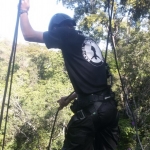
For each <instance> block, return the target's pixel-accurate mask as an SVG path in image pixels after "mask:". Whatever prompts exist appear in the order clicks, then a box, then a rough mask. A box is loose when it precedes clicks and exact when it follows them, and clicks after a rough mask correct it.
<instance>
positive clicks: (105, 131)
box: [20, 0, 119, 150]
mask: <svg viewBox="0 0 150 150" xmlns="http://www.w3.org/2000/svg"><path fill="white" fill-rule="evenodd" d="M29 8H30V5H29V0H23V1H22V3H21V8H20V26H21V31H22V34H23V36H24V39H25V40H27V41H29V42H39V43H45V45H46V47H47V48H48V49H50V48H59V49H61V50H62V54H63V58H64V62H65V66H66V69H67V72H68V75H69V78H70V81H71V83H72V85H73V88H74V93H73V94H72V95H71V96H69V97H67V96H64V97H61V98H60V99H59V100H58V101H57V102H58V103H59V106H60V107H59V109H60V110H61V109H63V108H64V107H65V106H67V105H68V104H69V103H70V102H71V101H72V100H74V101H73V102H72V104H71V106H70V108H71V110H72V111H73V112H74V115H73V116H72V117H71V119H70V121H69V123H68V126H67V130H66V134H65V140H64V143H63V147H62V150H115V149H116V148H117V144H118V140H119V127H118V118H119V117H118V111H117V105H116V101H115V96H114V93H113V92H112V90H111V87H110V86H109V85H108V84H107V70H106V63H105V60H104V58H103V56H102V53H101V50H100V48H99V47H98V45H97V44H96V43H95V41H94V40H93V39H92V38H90V37H86V36H84V35H83V34H82V32H80V31H78V30H75V26H76V22H75V20H74V19H72V18H71V17H70V16H68V15H67V14H63V13H57V14H55V15H54V16H53V17H52V18H51V20H50V23H49V26H48V31H45V32H39V31H35V30H34V29H33V28H32V26H31V24H30V22H29V19H28V11H29Z"/></svg>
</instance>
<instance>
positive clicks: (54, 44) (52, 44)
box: [43, 31, 63, 49]
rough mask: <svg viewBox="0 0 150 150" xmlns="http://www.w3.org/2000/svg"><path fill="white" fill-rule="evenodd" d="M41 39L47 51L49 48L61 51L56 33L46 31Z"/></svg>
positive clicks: (59, 39)
mask: <svg viewBox="0 0 150 150" xmlns="http://www.w3.org/2000/svg"><path fill="white" fill-rule="evenodd" d="M43 39H44V42H45V45H46V47H47V48H48V49H50V48H59V49H61V47H62V44H63V42H62V39H61V36H60V34H58V32H56V31H54V32H50V31H46V32H44V33H43Z"/></svg>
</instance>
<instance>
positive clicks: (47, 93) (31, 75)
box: [0, 42, 73, 150]
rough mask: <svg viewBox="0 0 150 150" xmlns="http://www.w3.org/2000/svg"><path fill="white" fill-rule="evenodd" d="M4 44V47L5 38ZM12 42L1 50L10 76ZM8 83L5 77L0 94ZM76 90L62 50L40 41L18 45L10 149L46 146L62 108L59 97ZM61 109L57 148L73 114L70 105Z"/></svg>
mask: <svg viewBox="0 0 150 150" xmlns="http://www.w3.org/2000/svg"><path fill="white" fill-rule="evenodd" d="M1 45H2V48H3V45H4V44H3V42H1ZM9 46H10V44H8V45H7V46H6V49H2V51H1V53H2V54H3V55H1V61H0V64H1V66H2V67H1V69H2V70H3V72H4V71H5V72H4V74H3V75H1V78H3V76H4V78H5V76H6V72H7V66H8V63H7V61H9V55H8V54H9V53H8V52H10V50H9ZM4 57H5V58H6V59H4ZM4 84H5V82H4V81H2V84H0V85H1V86H0V97H2V94H3V88H4ZM72 90H73V89H72V85H71V83H70V81H69V79H68V75H67V73H66V71H65V67H64V62H63V58H62V54H61V52H60V51H54V50H49V51H48V50H47V49H46V48H45V47H43V46H39V45H37V44H29V45H18V49H17V54H16V62H15V70H14V75H13V87H12V94H11V103H10V107H9V120H8V126H7V134H6V146H5V147H6V149H8V150H9V149H15V150H26V149H28V150H36V149H46V147H47V146H48V142H49V138H50V134H51V129H52V126H53V122H54V117H55V113H56V111H57V108H58V104H57V100H58V99H59V98H60V97H61V96H65V95H68V94H69V93H70V92H72ZM61 112H63V113H60V114H59V115H58V120H57V122H56V128H55V132H54V135H53V141H52V149H53V150H58V149H60V148H61V147H62V142H63V138H64V133H63V130H64V126H65V124H67V122H68V120H69V116H70V115H71V113H70V111H69V108H65V110H62V111H61ZM4 116H5V113H4ZM3 121H4V120H3ZM2 130H3V128H2ZM1 137H2V135H1V136H0V138H1ZM0 144H1V145H2V143H0Z"/></svg>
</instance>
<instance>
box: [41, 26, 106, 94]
mask: <svg viewBox="0 0 150 150" xmlns="http://www.w3.org/2000/svg"><path fill="white" fill-rule="evenodd" d="M43 37H44V41H45V43H46V46H47V48H52V47H56V48H60V49H61V50H62V53H63V57H64V61H65V65H66V68H67V71H68V74H69V77H70V79H71V82H72V84H73V86H74V89H75V91H76V93H78V94H91V93H97V92H100V91H103V90H105V89H106V88H107V75H106V67H105V62H104V59H103V56H102V53H101V51H100V49H99V47H98V46H97V44H96V43H95V42H94V40H93V39H91V38H88V37H85V36H83V35H81V33H80V32H78V31H76V30H74V29H69V28H67V27H59V28H56V29H55V30H53V31H47V32H45V33H44V36H43Z"/></svg>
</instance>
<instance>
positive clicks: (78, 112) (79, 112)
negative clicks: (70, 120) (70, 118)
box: [76, 109, 85, 119]
mask: <svg viewBox="0 0 150 150" xmlns="http://www.w3.org/2000/svg"><path fill="white" fill-rule="evenodd" d="M76 115H77V117H78V118H79V119H84V118H85V115H84V113H83V110H82V109H81V110H79V111H77V113H76Z"/></svg>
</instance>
